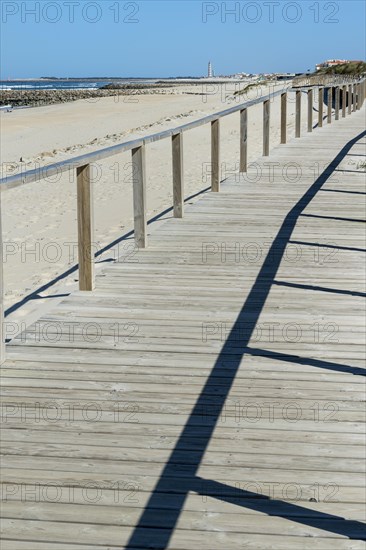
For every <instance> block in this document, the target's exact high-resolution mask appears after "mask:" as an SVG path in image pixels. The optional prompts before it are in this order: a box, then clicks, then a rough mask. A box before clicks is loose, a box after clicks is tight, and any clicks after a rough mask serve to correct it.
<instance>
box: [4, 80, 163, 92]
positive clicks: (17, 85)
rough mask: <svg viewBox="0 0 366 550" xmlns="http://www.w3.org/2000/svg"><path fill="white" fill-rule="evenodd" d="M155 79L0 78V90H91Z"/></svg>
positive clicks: (147, 81)
mask: <svg viewBox="0 0 366 550" xmlns="http://www.w3.org/2000/svg"><path fill="white" fill-rule="evenodd" d="M156 81H157V80H156V79H143V78H110V79H108V78H106V79H99V78H98V79H89V78H88V79H71V78H70V79H69V78H67V79H55V80H53V79H37V80H0V90H91V89H97V88H101V87H102V86H106V85H107V84H110V83H112V82H117V83H119V84H130V83H140V84H149V83H154V82H156Z"/></svg>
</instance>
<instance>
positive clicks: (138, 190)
mask: <svg viewBox="0 0 366 550" xmlns="http://www.w3.org/2000/svg"><path fill="white" fill-rule="evenodd" d="M340 85H341V87H342V117H345V116H346V104H345V102H346V100H347V99H348V114H351V112H352V111H356V110H359V109H361V107H362V105H363V103H364V100H365V95H366V79H364V80H362V81H359V82H357V83H355V82H354V83H349V84H347V83H345V79H343V80H342V82H341V84H340ZM340 85H336V86H334V85H329V87H328V86H327V87H328V95H327V99H328V113H327V115H328V116H327V119H328V123H330V122H331V121H332V97H333V88H335V100H336V104H335V106H336V108H335V119H336V120H338V118H339V110H340ZM316 89H318V90H319V95H318V98H319V114H318V126H319V127H321V126H322V124H323V103H324V87H323V86H313V88H312V89H311V90H309V89H308V88H305V89H304V90H302V89H301V88H298V87H297V88H295V89H294V88H292V90H291V89H290V88H289V90H290V91H295V94H296V112H295V136H296V137H300V135H301V96H302V92H305V91H306V93H307V97H308V132H311V131H312V129H313V128H312V124H313V90H316ZM278 95H281V139H280V142H281V143H286V140H287V135H286V132H287V124H286V122H287V91H284V90H283V89H281V90H277V91H274V92H272V93H270V94H268V95H266V96H264V97H261V98H257V99H254V100H251V101H247V102H246V103H242V104H239V105H235V106H233V107H230V108H229V109H225V110H224V111H220V112H218V113H213V114H211V115H207V116H205V117H203V118H200V119H198V120H195V121H193V122H189V123H187V124H184V125H182V126H178V127H176V128H170V129H168V130H164V131H162V132H158V133H155V134H151V135H148V136H145V137H142V138H139V139H135V140H132V141H127V142H123V143H119V144H117V145H114V146H112V147H106V148H105V149H100V150H98V151H95V152H93V153H88V154H86V155H81V156H78V157H75V158H72V159H70V160H66V161H63V162H59V163H55V164H51V165H48V166H45V167H39V168H37V169H34V170H29V171H27V172H25V173H20V174H15V175H12V176H8V177H6V178H3V179H1V180H0V259H1V266H0V364H1V363H2V362H3V361H4V358H5V341H4V330H3V328H4V322H3V321H4V309H3V306H4V300H3V294H4V293H3V271H2V264H3V262H2V251H3V246H2V231H1V193H2V192H3V191H4V190H7V189H11V188H14V187H17V186H20V185H23V184H26V183H31V182H35V181H39V180H41V179H44V178H47V177H49V176H51V175H55V174H60V173H63V172H66V171H68V170H72V169H73V170H76V175H77V215H78V250H79V287H80V290H85V291H91V290H93V288H94V253H93V251H92V245H93V231H94V230H93V179H94V178H93V169H94V166H93V163H95V162H96V161H99V160H102V159H105V158H108V157H110V156H113V155H116V154H120V153H123V152H126V151H131V154H132V162H133V167H134V170H133V176H132V180H133V204H134V227H135V242H136V245H137V246H138V247H139V248H145V247H146V246H147V217H146V216H147V208H146V166H145V147H146V145H147V144H148V143H153V142H155V141H160V140H162V139H166V138H169V137H170V138H171V140H172V166H173V210H174V216H175V217H176V218H182V217H183V209H184V175H183V133H184V132H186V131H188V130H192V129H194V128H198V127H200V126H203V125H205V124H209V123H210V124H211V190H212V191H214V192H219V191H220V119H221V118H222V117H224V116H228V115H230V114H233V113H237V112H239V113H240V172H246V171H247V163H248V108H249V107H251V106H254V105H257V104H259V103H263V155H264V156H268V155H269V149H270V141H269V136H270V101H271V99H272V98H274V97H277V96H278Z"/></svg>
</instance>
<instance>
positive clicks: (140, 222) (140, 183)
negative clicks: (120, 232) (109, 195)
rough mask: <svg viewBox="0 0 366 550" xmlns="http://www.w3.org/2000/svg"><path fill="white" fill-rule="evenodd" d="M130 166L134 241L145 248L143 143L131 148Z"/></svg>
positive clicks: (144, 166)
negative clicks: (131, 169)
mask: <svg viewBox="0 0 366 550" xmlns="http://www.w3.org/2000/svg"><path fill="white" fill-rule="evenodd" d="M132 167H133V171H132V181H133V216H134V227H135V243H136V246H137V247H138V248H146V246H147V221H146V160H145V145H141V146H140V147H136V148H135V149H132Z"/></svg>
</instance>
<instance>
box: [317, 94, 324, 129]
mask: <svg viewBox="0 0 366 550" xmlns="http://www.w3.org/2000/svg"><path fill="white" fill-rule="evenodd" d="M318 103H319V108H318V127H319V128H322V126H323V109H324V88H319V91H318Z"/></svg>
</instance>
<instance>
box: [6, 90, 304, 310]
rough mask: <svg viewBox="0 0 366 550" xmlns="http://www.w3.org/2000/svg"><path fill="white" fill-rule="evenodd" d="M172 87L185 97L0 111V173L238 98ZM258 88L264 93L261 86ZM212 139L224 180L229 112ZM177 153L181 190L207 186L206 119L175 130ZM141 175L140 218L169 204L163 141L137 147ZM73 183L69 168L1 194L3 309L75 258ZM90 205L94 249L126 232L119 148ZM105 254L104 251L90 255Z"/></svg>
mask: <svg viewBox="0 0 366 550" xmlns="http://www.w3.org/2000/svg"><path fill="white" fill-rule="evenodd" d="M282 86H284V85H282ZM271 89H273V86H272V87H271ZM182 91H184V92H191V93H184V94H183V93H176V94H172V95H143V96H135V97H134V98H130V97H127V98H123V97H121V96H120V97H119V98H114V97H108V98H101V99H97V100H92V101H88V100H81V101H77V102H73V103H67V104H60V105H51V106H48V107H35V108H30V109H19V110H14V111H13V112H11V113H4V112H3V113H1V114H0V121H1V149H2V150H1V153H2V155H1V157H2V168H3V175H4V172H7V173H11V172H12V171H13V170H17V169H19V161H20V159H22V163H21V167H22V169H23V170H25V169H31V168H34V167H35V163H37V164H38V165H39V164H40V165H47V164H50V163H53V162H57V161H61V160H64V159H68V158H72V157H73V156H77V155H80V154H84V153H86V152H90V151H93V150H97V149H99V148H102V147H107V146H110V145H113V144H115V143H118V142H122V141H127V140H130V139H132V138H133V137H137V136H143V135H147V134H151V133H154V132H158V131H160V130H163V129H166V128H170V127H172V126H179V125H181V124H184V123H185V122H189V121H191V120H194V119H197V118H200V117H202V116H204V115H205V114H207V113H213V112H215V111H221V110H223V109H225V108H228V107H230V106H232V105H233V104H234V102H238V99H237V98H236V99H234V98H233V96H232V92H231V90H230V89H229V88H228V87H227V86H212V85H211V86H210V88H207V89H206V90H205V89H204V87H203V88H200V87H189V86H187V88H184V89H182ZM206 92H210V93H208V94H207V93H206ZM258 93H259V91H258V90H256V89H254V90H251V91H250V92H249V93H248V97H247V98H245V97H244V98H243V97H242V98H241V99H240V103H241V102H243V100H246V99H247V100H249V99H253V98H255V97H257V95H258ZM262 93H263V94H265V93H268V90H264V89H263V90H262ZM279 115H280V100H279V97H277V98H276V99H274V100H273V102H272V104H271V146H276V145H278V143H279V128H280V126H279ZM303 119H305V116H303ZM288 124H289V137H291V135H292V134H293V128H294V103H293V101H292V100H291V101H289V105H288ZM304 124H305V121H304ZM221 144H222V163H223V171H222V177H223V178H224V177H225V172H232V171H233V170H236V171H237V169H238V160H239V114H238V113H236V114H233V115H230V116H228V117H225V118H224V119H222V126H221ZM261 153H262V105H257V106H254V107H251V108H250V110H249V161H254V160H255V159H256V158H257V157H258V156H260V155H261ZM184 155H185V163H184V167H185V196H186V197H188V196H190V195H193V194H195V193H198V192H199V191H201V190H202V189H204V188H207V187H209V185H210V178H209V174H208V166H209V162H210V128H209V125H206V126H204V127H201V128H199V129H196V130H193V131H189V132H187V133H186V134H185V135H184ZM147 175H148V185H147V189H148V191H147V199H148V217H149V219H150V218H152V217H153V216H156V215H157V214H159V213H160V212H162V211H163V210H164V209H166V208H169V207H170V206H171V204H172V185H171V143H170V140H164V141H161V142H158V143H153V144H151V145H149V146H148V147H147ZM75 187H76V186H75V178H74V174H71V173H70V174H63V175H61V176H59V177H56V178H50V181H41V182H37V183H31V184H27V185H25V186H24V187H23V186H22V187H19V188H16V189H12V190H9V191H6V192H3V193H2V216H3V233H4V241H5V247H4V252H5V258H4V259H5V265H4V278H5V307H6V308H9V307H10V306H12V305H14V304H17V303H18V302H19V301H20V300H21V299H22V298H23V297H25V296H27V295H29V294H30V293H32V292H34V291H35V290H36V289H38V288H39V287H41V286H42V285H44V284H46V283H48V282H50V281H52V280H53V279H54V278H55V277H57V276H58V275H60V274H62V273H64V272H65V271H66V270H67V268H69V267H70V266H72V265H75V263H77V255H76V243H77V239H76V189H75ZM94 201H95V242H96V243H97V247H98V248H99V249H100V248H102V247H104V246H106V245H108V244H109V243H111V242H112V241H113V240H114V239H117V238H119V237H121V236H122V235H123V234H125V233H127V232H128V231H130V230H131V229H132V228H133V212H132V185H131V164H130V154H129V153H126V154H121V155H119V156H115V157H111V158H110V159H107V160H106V161H103V162H101V163H100V178H99V179H98V181H97V182H96V183H95V188H94ZM170 215H171V214H168V216H170ZM120 246H122V245H120ZM123 246H124V245H123ZM115 254H116V253H115V252H108V253H105V254H103V255H102V257H101V258H100V259H99V261H100V260H102V261H103V260H107V259H108V258H112V257H114V255H115ZM76 280H77V272H75V273H73V274H72V275H70V276H69V277H67V278H64V279H62V280H61V281H60V282H59V283H57V284H56V285H54V286H52V287H51V288H49V289H48V290H46V291H45V292H41V293H40V298H42V299H39V300H35V301H33V302H31V303H29V304H28V305H27V306H26V307H23V308H21V309H18V310H17V311H16V312H15V313H14V314H13V315H12V316H11V317H9V319H17V320H21V319H23V318H25V317H26V316H29V313H30V312H31V311H33V310H34V309H35V308H39V306H40V305H41V304H42V303H44V304H48V303H49V302H50V300H49V299H47V298H46V297H47V295H53V296H54V295H57V294H58V293H65V292H69V291H70V290H72V289H73V288H77V282H76Z"/></svg>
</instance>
